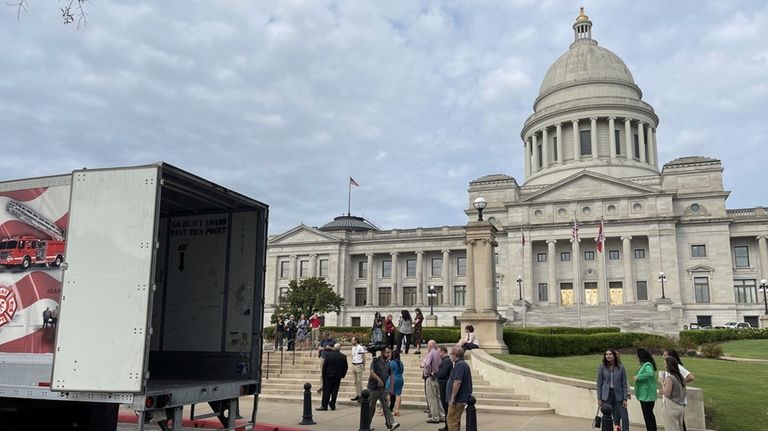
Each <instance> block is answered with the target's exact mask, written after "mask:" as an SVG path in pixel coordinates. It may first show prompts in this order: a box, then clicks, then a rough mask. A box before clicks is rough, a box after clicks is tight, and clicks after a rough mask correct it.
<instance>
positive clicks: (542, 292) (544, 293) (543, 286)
mask: <svg viewBox="0 0 768 431" xmlns="http://www.w3.org/2000/svg"><path fill="white" fill-rule="evenodd" d="M539 301H541V302H544V301H549V290H547V283H539Z"/></svg>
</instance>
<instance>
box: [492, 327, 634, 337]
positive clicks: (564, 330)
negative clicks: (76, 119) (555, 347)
mask: <svg viewBox="0 0 768 431" xmlns="http://www.w3.org/2000/svg"><path fill="white" fill-rule="evenodd" d="M504 330H505V331H520V332H529V333H534V334H582V335H586V334H605V333H608V332H621V328H619V327H602V328H601V327H596V328H572V327H570V326H543V327H535V328H504Z"/></svg>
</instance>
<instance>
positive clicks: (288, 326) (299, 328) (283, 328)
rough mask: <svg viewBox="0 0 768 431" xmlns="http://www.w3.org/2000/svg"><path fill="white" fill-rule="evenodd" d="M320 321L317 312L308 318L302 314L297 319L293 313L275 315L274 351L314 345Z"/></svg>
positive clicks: (315, 344)
mask: <svg viewBox="0 0 768 431" xmlns="http://www.w3.org/2000/svg"><path fill="white" fill-rule="evenodd" d="M320 322H321V321H320V316H318V315H317V313H315V314H313V315H312V316H310V317H309V319H307V318H306V317H305V315H304V314H302V315H301V317H300V318H299V319H296V317H295V316H294V315H293V314H291V315H289V316H287V317H286V316H277V320H276V322H275V333H274V349H275V351H279V350H289V351H294V350H296V349H297V348H298V349H309V348H310V347H316V346H317V345H318V342H319V339H320ZM310 344H311V346H310Z"/></svg>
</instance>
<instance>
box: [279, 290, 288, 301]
mask: <svg viewBox="0 0 768 431" xmlns="http://www.w3.org/2000/svg"><path fill="white" fill-rule="evenodd" d="M287 297H288V287H281V288H280V296H279V297H278V302H279V303H280V304H282V303H283V302H285V299H286V298H287Z"/></svg>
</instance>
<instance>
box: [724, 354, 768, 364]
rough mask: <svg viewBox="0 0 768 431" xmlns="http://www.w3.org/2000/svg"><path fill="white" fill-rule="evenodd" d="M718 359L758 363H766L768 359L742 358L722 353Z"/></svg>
mask: <svg viewBox="0 0 768 431" xmlns="http://www.w3.org/2000/svg"><path fill="white" fill-rule="evenodd" d="M720 359H723V360H725V361H733V362H756V363H759V364H768V359H757V358H742V357H740V356H729V355H723V356H721V357H720Z"/></svg>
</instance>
